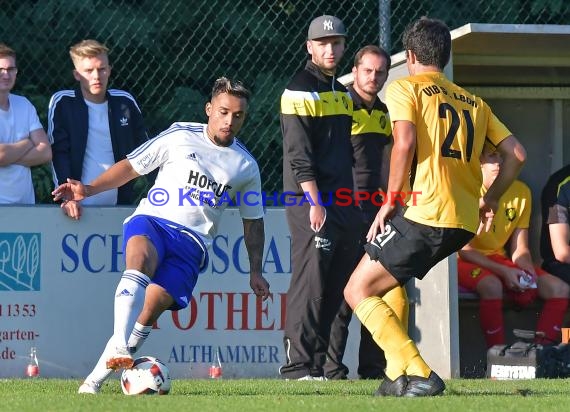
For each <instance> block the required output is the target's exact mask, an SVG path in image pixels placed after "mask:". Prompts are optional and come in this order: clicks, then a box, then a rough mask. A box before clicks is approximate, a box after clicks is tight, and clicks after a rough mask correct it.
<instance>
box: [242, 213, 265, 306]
mask: <svg viewBox="0 0 570 412" xmlns="http://www.w3.org/2000/svg"><path fill="white" fill-rule="evenodd" d="M243 237H244V241H245V247H246V249H247V254H248V256H249V266H250V269H249V272H250V279H249V285H250V287H251V289H252V290H253V292H254V293H255V294H256V295H257V296H260V297H262V298H263V299H267V297H269V283H268V282H267V280H265V278H264V277H263V275H262V274H261V262H262V259H263V245H264V244H265V226H264V223H263V218H261V219H243Z"/></svg>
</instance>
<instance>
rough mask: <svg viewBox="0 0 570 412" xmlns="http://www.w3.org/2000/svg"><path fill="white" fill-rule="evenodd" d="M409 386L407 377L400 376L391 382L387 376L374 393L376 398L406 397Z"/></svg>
mask: <svg viewBox="0 0 570 412" xmlns="http://www.w3.org/2000/svg"><path fill="white" fill-rule="evenodd" d="M407 385H408V378H406V375H400V376H398V377H397V378H396V380H391V379H390V378H388V377H387V376H386V377H385V378H384V380H383V381H382V383H381V384H380V386H379V387H378V389H377V390H376V392H374V396H404V393H405V392H406V387H407Z"/></svg>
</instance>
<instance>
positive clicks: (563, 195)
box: [540, 165, 570, 284]
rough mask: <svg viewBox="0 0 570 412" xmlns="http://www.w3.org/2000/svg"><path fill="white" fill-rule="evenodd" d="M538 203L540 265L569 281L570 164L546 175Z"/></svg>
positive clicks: (569, 282)
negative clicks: (569, 216)
mask: <svg viewBox="0 0 570 412" xmlns="http://www.w3.org/2000/svg"><path fill="white" fill-rule="evenodd" d="M541 204H542V231H541V236H540V254H541V255H542V268H543V269H544V270H546V271H548V272H550V273H552V274H553V275H554V276H557V277H559V278H560V279H562V280H563V281H564V282H566V283H568V284H570V244H569V241H570V221H569V220H568V208H569V207H570V165H568V166H565V167H563V168H562V169H560V170H558V171H557V172H556V173H554V174H553V175H552V176H550V178H549V179H548V181H547V182H546V185H545V186H544V189H543V190H542V197H541Z"/></svg>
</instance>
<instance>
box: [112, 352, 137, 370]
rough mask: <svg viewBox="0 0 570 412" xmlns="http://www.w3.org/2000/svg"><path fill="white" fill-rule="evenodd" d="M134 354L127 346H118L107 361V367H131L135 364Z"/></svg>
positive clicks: (117, 368)
mask: <svg viewBox="0 0 570 412" xmlns="http://www.w3.org/2000/svg"><path fill="white" fill-rule="evenodd" d="M133 362H134V360H133V356H132V355H131V353H130V352H129V350H128V349H127V348H116V350H115V353H114V354H113V355H111V356H110V357H109V358H108V359H107V362H106V366H107V369H113V370H114V371H117V370H119V369H130V368H132V366H133Z"/></svg>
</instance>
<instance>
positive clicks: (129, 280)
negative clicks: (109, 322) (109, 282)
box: [113, 269, 150, 348]
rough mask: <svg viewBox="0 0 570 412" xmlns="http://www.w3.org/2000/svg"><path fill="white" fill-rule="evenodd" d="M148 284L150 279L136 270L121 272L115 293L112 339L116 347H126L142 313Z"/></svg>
mask: <svg viewBox="0 0 570 412" xmlns="http://www.w3.org/2000/svg"><path fill="white" fill-rule="evenodd" d="M149 283H150V278H149V277H148V276H147V275H145V274H144V273H141V272H139V271H138V270H133V269H128V270H125V271H124V272H123V276H122V277H121V280H120V281H119V284H118V285H117V290H116V292H115V324H114V325H115V326H114V328H113V339H114V340H115V345H117V346H118V347H122V348H126V347H127V342H128V341H129V337H130V336H131V332H132V331H133V328H134V326H135V322H136V320H137V318H138V317H139V315H140V313H141V311H142V308H143V305H144V297H145V291H146V287H147V286H148V284H149Z"/></svg>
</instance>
